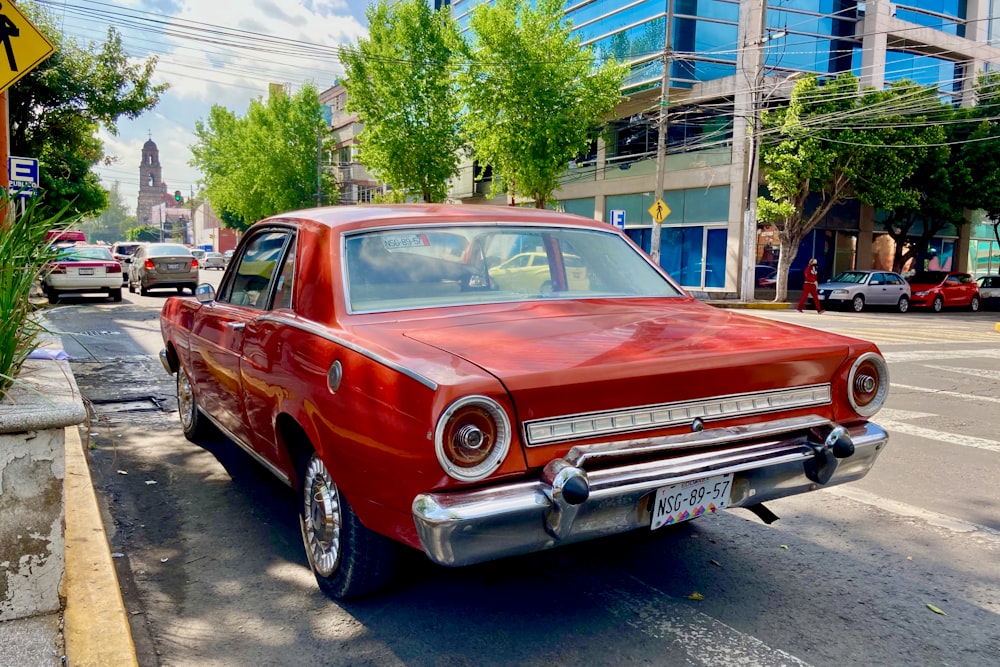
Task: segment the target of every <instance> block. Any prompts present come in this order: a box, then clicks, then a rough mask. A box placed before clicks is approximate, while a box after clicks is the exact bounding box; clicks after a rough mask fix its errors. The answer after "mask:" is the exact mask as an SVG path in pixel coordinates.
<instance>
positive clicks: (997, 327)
mask: <svg viewBox="0 0 1000 667" xmlns="http://www.w3.org/2000/svg"><path fill="white" fill-rule="evenodd" d="M993 328H994V329H996V330H997V331H1000V322H997V323H996V324H994V325H993Z"/></svg>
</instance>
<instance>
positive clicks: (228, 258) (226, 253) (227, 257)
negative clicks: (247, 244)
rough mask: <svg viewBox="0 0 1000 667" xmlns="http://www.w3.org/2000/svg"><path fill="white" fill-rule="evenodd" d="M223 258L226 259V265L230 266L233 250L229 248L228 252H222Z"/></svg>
mask: <svg viewBox="0 0 1000 667" xmlns="http://www.w3.org/2000/svg"><path fill="white" fill-rule="evenodd" d="M222 258H223V259H224V260H226V266H229V260H231V259H232V258H233V251H232V250H227V251H226V252H224V253H222Z"/></svg>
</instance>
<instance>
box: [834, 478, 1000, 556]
mask: <svg viewBox="0 0 1000 667" xmlns="http://www.w3.org/2000/svg"><path fill="white" fill-rule="evenodd" d="M823 491H825V492H826V493H832V494H833V495H835V496H840V497H842V498H848V499H850V500H855V501H857V502H859V503H864V504H865V505H870V506H872V507H876V508H878V509H882V510H885V511H886V512H889V513H890V514H895V515H897V516H904V517H909V518H911V519H917V520H919V521H923V522H925V523H928V524H930V525H932V526H937V527H938V528H944V529H946V530H950V531H952V532H956V533H980V534H982V535H983V536H984V537H988V538H990V539H992V540H996V541H997V542H1000V531H998V530H994V529H992V528H988V527H987V526H981V525H979V524H978V523H971V522H969V521H963V520H962V519H956V518H955V517H951V516H946V515H944V514H938V513H937V512H931V511H930V510H925V509H923V508H920V507H916V506H914V505H908V504H907V503H901V502H898V501H895V500H891V499H889V498H885V497H883V496H879V495H876V494H874V493H868V492H867V491H862V490H861V489H859V488H857V487H854V486H850V485H844V486H833V487H830V488H828V489H823Z"/></svg>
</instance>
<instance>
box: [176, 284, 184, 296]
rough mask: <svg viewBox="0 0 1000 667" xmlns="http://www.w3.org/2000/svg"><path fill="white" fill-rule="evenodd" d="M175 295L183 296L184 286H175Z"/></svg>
mask: <svg viewBox="0 0 1000 667" xmlns="http://www.w3.org/2000/svg"><path fill="white" fill-rule="evenodd" d="M177 293H178V294H184V286H183V285H178V286H177Z"/></svg>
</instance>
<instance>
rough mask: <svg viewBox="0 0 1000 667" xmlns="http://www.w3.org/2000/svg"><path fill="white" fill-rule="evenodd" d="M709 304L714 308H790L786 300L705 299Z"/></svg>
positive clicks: (790, 305)
mask: <svg viewBox="0 0 1000 667" xmlns="http://www.w3.org/2000/svg"><path fill="white" fill-rule="evenodd" d="M705 303H707V304H708V305H710V306H715V307H716V308H743V309H748V310H790V309H791V308H792V304H791V303H790V302H788V301H750V302H743V301H735V300H733V301H726V300H722V301H720V300H714V301H706V302H705Z"/></svg>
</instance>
